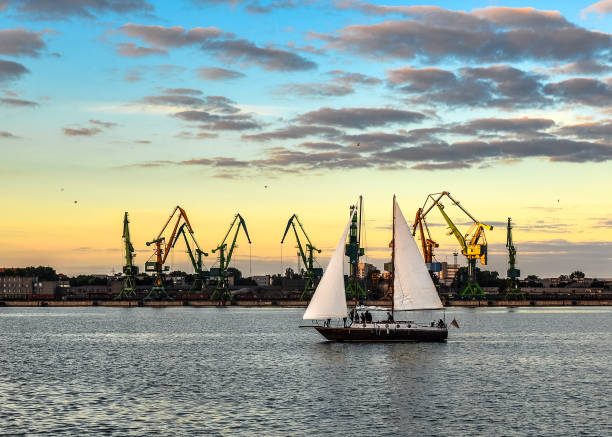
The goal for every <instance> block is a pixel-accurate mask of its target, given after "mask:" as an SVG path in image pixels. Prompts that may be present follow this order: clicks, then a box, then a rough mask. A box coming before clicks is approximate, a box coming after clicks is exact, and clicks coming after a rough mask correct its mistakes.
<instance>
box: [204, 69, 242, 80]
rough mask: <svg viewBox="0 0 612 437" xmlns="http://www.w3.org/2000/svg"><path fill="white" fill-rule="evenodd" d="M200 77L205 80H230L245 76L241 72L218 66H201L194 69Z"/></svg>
mask: <svg viewBox="0 0 612 437" xmlns="http://www.w3.org/2000/svg"><path fill="white" fill-rule="evenodd" d="M196 72H197V76H198V77H199V78H200V79H206V80H231V79H240V78H243V77H246V76H245V75H244V74H243V73H241V72H239V71H234V70H228V69H226V68H219V67H201V68H198V69H197V70H196Z"/></svg>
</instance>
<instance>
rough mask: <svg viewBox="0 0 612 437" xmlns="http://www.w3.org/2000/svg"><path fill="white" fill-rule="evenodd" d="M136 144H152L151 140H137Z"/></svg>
mask: <svg viewBox="0 0 612 437" xmlns="http://www.w3.org/2000/svg"><path fill="white" fill-rule="evenodd" d="M134 143H135V144H151V141H150V140H135V141H134Z"/></svg>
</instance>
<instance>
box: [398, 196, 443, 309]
mask: <svg viewBox="0 0 612 437" xmlns="http://www.w3.org/2000/svg"><path fill="white" fill-rule="evenodd" d="M393 220H394V221H395V224H394V235H393V242H394V243H393V244H394V245H395V255H394V266H393V269H394V281H393V305H394V307H395V308H394V309H395V310H396V311H403V310H433V309H442V302H441V301H440V297H439V296H438V292H437V291H436V287H435V285H434V283H433V281H432V280H431V276H429V272H428V271H427V266H426V265H425V261H424V260H423V257H422V255H421V253H420V252H419V248H418V247H417V244H416V242H415V241H414V237H413V236H412V232H411V231H410V227H409V226H408V223H406V219H405V218H404V215H403V214H402V210H401V209H400V207H399V205H398V204H397V202H395V199H394V204H393Z"/></svg>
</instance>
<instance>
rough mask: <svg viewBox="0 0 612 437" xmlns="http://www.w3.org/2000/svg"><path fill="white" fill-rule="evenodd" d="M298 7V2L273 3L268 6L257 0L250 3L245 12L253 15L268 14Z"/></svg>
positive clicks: (288, 0)
mask: <svg viewBox="0 0 612 437" xmlns="http://www.w3.org/2000/svg"><path fill="white" fill-rule="evenodd" d="M297 6H298V2H296V1H293V0H278V1H271V2H270V3H268V4H267V5H264V4H262V3H261V2H259V1H257V0H255V1H252V2H251V3H249V4H248V5H247V6H246V8H245V10H246V11H247V12H249V13H251V14H268V13H270V12H272V11H277V10H279V9H293V8H296V7H297Z"/></svg>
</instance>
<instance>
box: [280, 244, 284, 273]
mask: <svg viewBox="0 0 612 437" xmlns="http://www.w3.org/2000/svg"><path fill="white" fill-rule="evenodd" d="M280 247H281V259H280V267H281V268H280V275H281V276H283V243H281V245H280Z"/></svg>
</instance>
